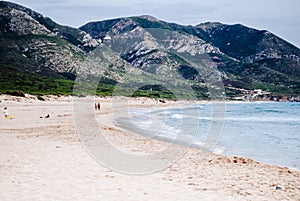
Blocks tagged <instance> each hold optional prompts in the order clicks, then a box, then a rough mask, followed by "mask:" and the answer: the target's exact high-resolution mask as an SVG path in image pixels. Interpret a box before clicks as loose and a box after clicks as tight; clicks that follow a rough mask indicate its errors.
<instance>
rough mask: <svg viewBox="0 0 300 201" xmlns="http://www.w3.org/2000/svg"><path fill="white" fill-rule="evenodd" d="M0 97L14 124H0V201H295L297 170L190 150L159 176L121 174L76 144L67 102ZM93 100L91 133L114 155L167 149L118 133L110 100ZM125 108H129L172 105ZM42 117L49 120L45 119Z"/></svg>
mask: <svg viewBox="0 0 300 201" xmlns="http://www.w3.org/2000/svg"><path fill="white" fill-rule="evenodd" d="M0 98H1V99H0V100H1V103H0V105H1V109H2V110H3V108H4V107H8V109H9V112H10V114H11V115H13V116H14V117H15V118H14V119H11V120H10V119H5V118H4V117H3V115H2V116H1V118H0V152H1V155H0V200H1V201H12V200H19V201H22V200H24V201H25V200H26V201H28V200H32V201H35V200H55V201H57V200H62V201H64V200H66V201H67V200H80V201H93V200H112V201H115V200H116V201H117V200H124V201H137V200H139V201H141V200H145V201H148V200H153V201H156V200H189V201H193V200H197V201H199V200H224V201H225V200H278V201H279V200H280V201H281V200H298V201H299V200H300V172H299V171H296V170H292V169H289V168H286V167H279V166H276V165H270V164H263V163H259V162H256V161H254V160H252V159H247V158H240V157H225V156H221V155H216V154H207V153H204V152H203V151H201V150H198V149H195V148H189V149H188V150H187V151H186V153H185V154H184V156H183V157H181V158H180V159H179V160H178V161H176V162H175V163H173V164H172V165H171V166H170V167H168V168H166V169H164V170H162V171H158V172H156V173H152V174H146V175H140V176H134V175H130V174H122V173H120V172H117V171H114V170H112V169H110V168H107V167H105V166H103V165H101V163H99V162H97V161H96V160H95V159H94V158H93V157H92V156H91V155H90V154H89V153H88V151H87V149H86V147H85V146H84V144H82V142H81V141H80V138H79V136H78V135H77V132H76V125H75V121H74V114H73V103H72V98H71V97H60V98H57V97H54V96H53V97H52V96H49V97H46V98H45V99H46V101H38V100H36V98H35V97H32V96H28V97H26V98H19V97H17V98H16V97H12V96H7V95H1V96H0ZM97 101H98V102H101V110H100V111H95V112H94V116H95V119H96V120H97V122H99V125H98V126H99V129H100V130H101V131H102V133H103V135H104V136H105V137H106V138H107V139H108V140H109V141H110V142H111V144H113V145H114V146H116V147H118V148H119V149H120V150H126V151H128V152H132V153H134V154H145V153H150V152H153V151H155V150H157V149H162V148H163V147H165V146H170V144H169V143H168V142H163V141H159V140H155V139H147V140H145V141H143V140H138V139H137V138H136V137H133V136H132V135H131V134H130V133H126V132H124V131H122V130H121V129H119V128H118V127H116V126H115V125H114V124H113V114H112V103H111V102H112V100H111V99H110V98H98V99H97ZM130 101H131V102H132V103H133V105H134V107H166V105H167V106H169V107H172V106H176V105H178V104H180V103H178V102H167V103H165V104H164V103H160V102H157V101H154V100H149V99H141V98H140V99H132V100H130ZM91 107H93V105H91ZM92 109H93V108H92ZM48 114H49V116H50V118H45V117H46V116H47V115H48ZM174 146H175V145H174ZM107 154H108V155H109V153H107ZM203 156H205V157H203ZM276 187H277V189H276Z"/></svg>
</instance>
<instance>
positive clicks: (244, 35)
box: [0, 1, 300, 98]
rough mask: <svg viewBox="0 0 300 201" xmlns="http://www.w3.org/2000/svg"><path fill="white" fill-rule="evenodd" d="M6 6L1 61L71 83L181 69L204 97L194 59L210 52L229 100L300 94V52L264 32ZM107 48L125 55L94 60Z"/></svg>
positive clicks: (0, 35) (115, 80) (1, 6)
mask: <svg viewBox="0 0 300 201" xmlns="http://www.w3.org/2000/svg"><path fill="white" fill-rule="evenodd" d="M0 9H1V20H0V24H1V27H2V28H0V49H1V52H2V53H1V55H0V56H1V60H0V66H4V67H5V66H6V67H7V66H12V67H13V68H17V69H18V70H21V71H24V72H30V73H34V74H37V75H40V76H46V77H47V76H48V77H56V78H60V79H67V80H74V79H75V78H76V75H77V74H78V73H79V72H89V73H91V74H94V75H95V76H100V77H101V79H102V80H111V81H110V83H118V82H121V83H122V82H124V79H123V78H122V76H123V75H124V73H126V72H125V71H124V69H126V68H124V65H125V66H126V65H131V67H130V68H129V69H131V70H133V71H135V72H136V73H137V72H138V71H141V72H145V73H146V74H147V73H148V74H149V76H152V75H155V76H158V77H159V76H162V77H166V78H169V79H175V78H172V76H171V74H172V73H173V74H176V73H179V74H180V75H181V76H183V77H184V78H185V79H187V80H190V81H192V82H193V86H194V88H195V89H198V90H199V91H198V92H199V93H198V92H197V94H198V95H199V98H201V97H202V98H203V97H204V96H203V95H205V94H206V93H207V89H204V88H205V87H204V86H203V76H202V78H201V75H200V74H201V73H200V74H199V73H198V74H197V72H196V71H195V69H197V68H195V66H193V62H191V60H190V59H193V58H196V57H197V55H198V56H199V55H208V56H209V57H210V60H211V61H213V62H214V65H215V66H216V67H217V69H218V70H219V73H218V75H220V76H222V79H223V83H224V85H225V89H226V93H227V95H228V96H229V97H231V98H233V97H237V96H243V95H245V94H246V93H251V91H253V90H254V89H256V88H261V89H262V90H263V91H266V92H268V93H271V94H272V93H274V94H291V95H298V94H299V92H300V87H299V86H300V65H299V55H300V50H299V49H298V48H297V47H296V46H294V45H292V44H290V43H288V42H286V41H284V40H283V39H281V38H279V37H277V36H276V35H274V34H272V33H270V32H268V31H266V30H256V29H253V28H249V27H246V26H244V25H241V24H235V25H226V24H222V23H218V22H206V23H200V24H198V25H195V26H192V25H187V26H186V25H180V24H176V23H168V22H165V21H162V20H159V19H157V18H155V17H153V16H149V15H143V16H134V17H123V18H118V19H110V20H104V21H97V22H89V23H87V24H85V25H83V26H81V27H80V28H79V29H76V28H72V27H68V26H62V25H59V24H57V23H55V22H54V21H52V20H51V19H50V18H47V17H44V16H43V15H41V14H39V13H37V12H35V11H32V10H31V9H28V8H25V7H23V6H20V5H17V4H14V3H10V2H4V1H0ZM131 40H132V41H131ZM103 45H104V46H107V47H108V48H110V49H111V50H112V51H113V52H114V53H115V54H116V56H118V57H119V58H120V61H119V62H117V63H118V64H116V63H110V64H105V65H102V66H101V65H100V64H99V63H98V64H96V63H95V62H94V61H92V60H93V59H91V57H90V53H92V52H93V51H94V50H95V49H97V48H100V49H101V46H103ZM102 49H103V48H102ZM187 55H188V56H187ZM192 57H193V58H192ZM199 58H200V57H199ZM121 60H124V61H121ZM189 60H190V62H189ZM124 62H125V63H127V64H125V63H124ZM122 63H123V64H122ZM194 64H195V63H194ZM91 66H93V67H92V68H91ZM104 66H105V67H104ZM109 66H113V67H112V68H111V67H109ZM127 69H128V68H127ZM131 70H130V71H131ZM198 70H199V69H198ZM202 70H204V69H202ZM216 75H217V74H216ZM173 77H174V76H173ZM175 77H176V76H175ZM176 79H177V78H176ZM176 79H175V80H174V82H179V81H178V80H177V81H176ZM245 90H246V92H245ZM2 91H3V90H2ZM200 94H202V95H200ZM205 97H206V95H205Z"/></svg>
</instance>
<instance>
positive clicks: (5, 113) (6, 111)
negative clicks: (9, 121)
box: [3, 107, 9, 118]
mask: <svg viewBox="0 0 300 201" xmlns="http://www.w3.org/2000/svg"><path fill="white" fill-rule="evenodd" d="M3 114H4V117H5V118H8V116H9V112H8V109H7V107H4V110H3Z"/></svg>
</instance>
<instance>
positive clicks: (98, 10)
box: [11, 0, 300, 47]
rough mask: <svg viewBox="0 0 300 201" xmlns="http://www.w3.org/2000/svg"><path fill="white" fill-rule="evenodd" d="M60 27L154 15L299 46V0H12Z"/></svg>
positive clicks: (186, 23) (165, 19)
mask: <svg viewBox="0 0 300 201" xmlns="http://www.w3.org/2000/svg"><path fill="white" fill-rule="evenodd" d="M11 2H14V3H18V4H21V5H23V6H25V7H29V8H31V9H33V10H35V11H37V12H39V13H41V14H43V15H44V16H47V17H50V18H51V19H52V20H54V21H55V22H57V23H59V24H63V25H68V26H72V27H80V26H82V25H84V24H86V23H87V22H91V21H101V20H105V19H113V18H118V17H129V16H139V15H152V16H154V17H156V18H158V19H161V20H164V21H168V22H175V23H178V24H183V25H197V24H200V23H203V22H222V23H225V24H237V23H239V24H243V25H245V26H248V27H252V28H256V29H260V30H268V31H270V32H272V33H274V34H276V35H277V36H279V37H281V38H283V39H284V40H286V41H288V42H290V43H292V44H294V45H296V46H297V47H300V38H299V36H300V12H299V8H300V1H299V0H206V1H203V0H106V1H104V0H47V1H45V0H12V1H11Z"/></svg>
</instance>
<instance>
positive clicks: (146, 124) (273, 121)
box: [116, 102, 300, 170]
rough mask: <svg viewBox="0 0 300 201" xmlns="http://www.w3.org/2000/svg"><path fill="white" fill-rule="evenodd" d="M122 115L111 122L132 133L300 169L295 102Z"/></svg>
mask: <svg viewBox="0 0 300 201" xmlns="http://www.w3.org/2000/svg"><path fill="white" fill-rule="evenodd" d="M127 113H128V116H127V117H126V118H124V117H120V118H116V124H117V125H118V126H119V127H121V128H123V129H125V130H128V131H130V132H133V133H135V134H137V135H142V136H144V137H149V138H157V139H162V140H167V141H170V142H173V143H182V142H184V143H182V144H185V145H186V146H194V147H198V148H200V149H201V148H208V149H210V151H212V152H214V153H217V154H222V155H226V156H241V157H246V158H252V159H254V160H256V161H259V162H263V163H268V164H275V165H279V166H283V167H289V168H292V169H296V170H299V169H300V103H296V102H241V103H205V104H189V105H182V106H181V107H178V108H161V109H157V108H134V109H129V110H128V111H127Z"/></svg>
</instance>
